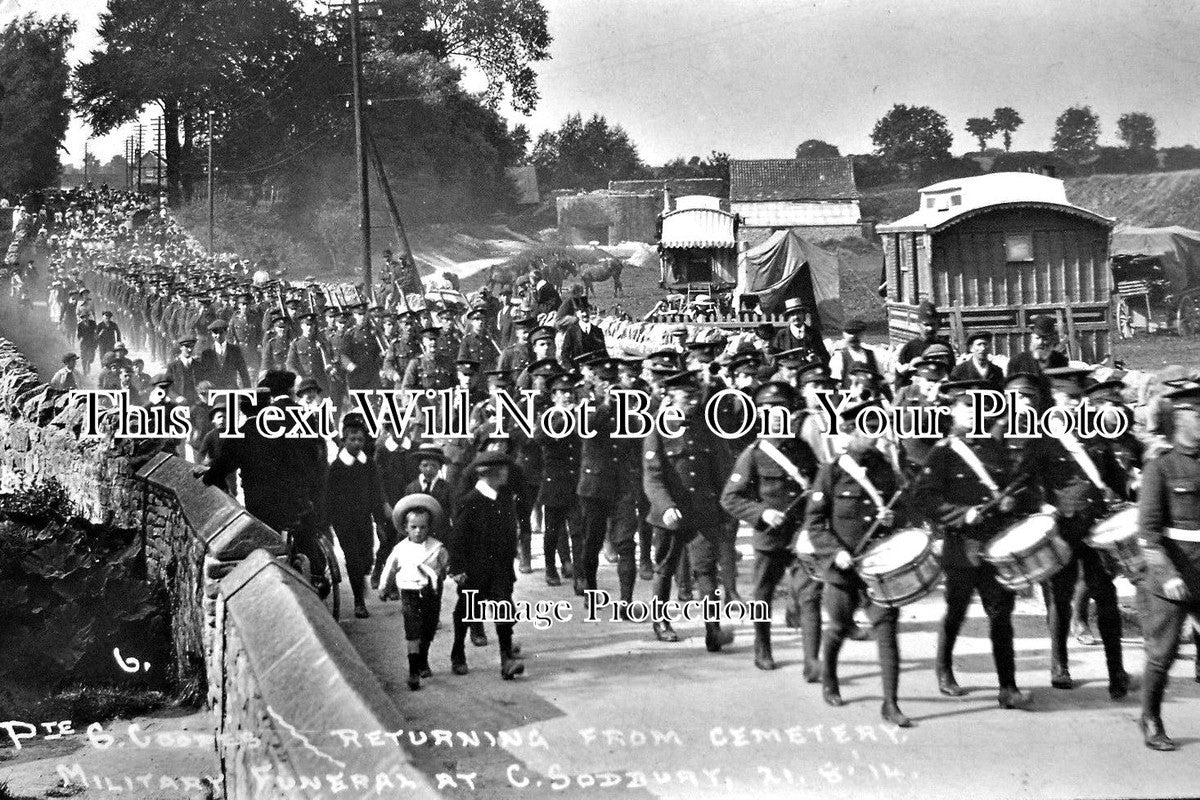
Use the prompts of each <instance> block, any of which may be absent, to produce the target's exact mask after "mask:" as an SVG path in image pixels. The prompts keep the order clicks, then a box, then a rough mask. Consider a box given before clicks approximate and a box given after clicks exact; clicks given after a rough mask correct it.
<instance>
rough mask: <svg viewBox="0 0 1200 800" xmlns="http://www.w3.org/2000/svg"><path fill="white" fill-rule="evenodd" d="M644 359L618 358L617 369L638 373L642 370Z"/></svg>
mask: <svg viewBox="0 0 1200 800" xmlns="http://www.w3.org/2000/svg"><path fill="white" fill-rule="evenodd" d="M643 361H644V359H641V358H618V359H617V369H623V370H626V371H628V372H633V373H638V372H641V371H642V363H643Z"/></svg>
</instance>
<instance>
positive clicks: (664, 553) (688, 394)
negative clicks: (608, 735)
mask: <svg viewBox="0 0 1200 800" xmlns="http://www.w3.org/2000/svg"><path fill="white" fill-rule="evenodd" d="M663 385H664V387H665V388H666V390H667V392H668V396H669V398H670V403H671V406H672V407H674V408H676V409H678V410H679V412H680V413H681V415H682V416H683V422H681V423H679V424H678V425H677V427H676V430H677V431H680V435H679V436H678V437H677V438H674V439H668V438H664V437H662V436H660V435H659V434H658V432H657V431H654V430H652V431H651V432H650V435H649V436H647V437H646V438H645V439H644V453H645V459H644V463H643V466H642V480H643V485H644V487H645V490H646V497H647V498H648V499H649V500H650V513H649V515H648V519H649V521H650V523H651V524H652V525H654V527H655V528H656V530H655V535H656V536H658V537H659V542H660V545H659V549H658V552H657V553H656V554H655V556H656V558H655V561H654V589H653V592H654V596H655V597H657V598H658V599H659V600H660V601H662V602H666V601H667V600H668V599H669V598H670V595H671V576H672V575H673V574H674V572H675V569H676V567H677V565H678V563H679V558H680V556H681V555H682V554H683V551H684V548H687V549H688V550H690V556H691V563H692V571H693V573H694V575H695V580H696V584H697V586H698V588H699V590H700V595H701V597H702V598H715V597H716V593H717V548H718V546H719V545H720V541H721V537H722V535H723V523H724V516H725V512H724V510H723V509H722V508H721V503H720V498H721V490H722V489H723V488H724V486H725V478H726V477H727V476H728V475H729V472H730V470H729V461H730V457H729V450H728V447H727V446H726V444H725V443H724V442H723V441H721V440H720V439H719V438H717V435H716V434H715V433H713V431H712V430H711V429H710V428H709V426H708V425H707V424H705V422H704V416H703V410H702V408H701V407H700V405H699V397H700V385H699V383H698V382H697V381H696V377H695V376H694V375H693V374H692V373H690V372H680V373H677V374H676V375H673V376H671V377H670V378H667V379H666V380H665V381H663ZM704 632H705V635H704V644H705V646H706V647H707V648H708V650H709V651H710V652H718V651H720V649H721V648H722V647H723V646H724V645H726V644H729V643H730V642H731V641H732V640H733V635H732V633H731V632H729V631H722V630H721V625H720V622H719V621H717V620H705V623H704ZM654 635H655V637H656V638H658V640H659V641H667V642H676V641H679V637H678V635H677V634H676V633H675V631H674V630H673V629H672V627H671V623H670V622H668V621H666V620H662V621H659V620H655V622H654Z"/></svg>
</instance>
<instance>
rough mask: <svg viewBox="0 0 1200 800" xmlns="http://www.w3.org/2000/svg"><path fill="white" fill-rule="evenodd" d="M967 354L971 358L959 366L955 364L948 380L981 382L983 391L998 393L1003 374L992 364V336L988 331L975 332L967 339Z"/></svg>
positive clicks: (1002, 385) (1001, 386)
mask: <svg viewBox="0 0 1200 800" xmlns="http://www.w3.org/2000/svg"><path fill="white" fill-rule="evenodd" d="M967 352H969V353H970V354H971V357H970V358H968V359H967V360H966V361H964V362H962V363H961V364H956V365H955V366H954V369H952V370H950V380H951V381H953V382H955V383H957V382H958V381H983V382H984V383H985V384H987V385H986V386H984V387H983V388H985V389H995V390H996V391H1000V390H1001V389H1002V388H1003V387H1004V373H1003V372H1001V371H1000V368H999V367H998V366H996V365H995V364H993V363H992V356H991V352H992V334H991V333H989V332H988V331H975V332H974V333H972V334H971V335H970V336H968V337H967Z"/></svg>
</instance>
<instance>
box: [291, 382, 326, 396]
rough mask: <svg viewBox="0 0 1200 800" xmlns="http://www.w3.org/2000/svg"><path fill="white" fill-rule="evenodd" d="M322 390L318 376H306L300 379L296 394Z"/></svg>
mask: <svg viewBox="0 0 1200 800" xmlns="http://www.w3.org/2000/svg"><path fill="white" fill-rule="evenodd" d="M314 390H315V391H318V392H319V391H322V389H321V384H319V383H317V379H316V378H305V379H304V380H302V381H300V385H299V386H297V387H296V394H304V393H305V392H311V391H314Z"/></svg>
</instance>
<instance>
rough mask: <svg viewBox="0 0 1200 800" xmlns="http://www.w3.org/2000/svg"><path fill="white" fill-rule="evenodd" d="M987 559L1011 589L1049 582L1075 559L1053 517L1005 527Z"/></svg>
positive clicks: (1033, 518)
mask: <svg viewBox="0 0 1200 800" xmlns="http://www.w3.org/2000/svg"><path fill="white" fill-rule="evenodd" d="M983 557H984V559H985V560H986V561H987V562H988V563H989V564H991V565H992V566H993V567H995V568H996V580H997V581H999V582H1000V584H1001V585H1002V586H1006V587H1008V588H1009V589H1013V590H1021V589H1028V588H1029V587H1030V586H1033V585H1034V584H1036V583H1041V582H1042V581H1045V580H1048V579H1049V578H1050V577H1051V576H1052V575H1054V573H1056V572H1058V571H1059V570H1060V569H1062V568H1063V567H1065V566H1066V565H1067V562H1069V561H1070V560H1071V546H1070V545H1069V544H1067V543H1066V542H1065V541H1063V538H1062V537H1061V536H1059V535H1058V523H1057V522H1056V521H1055V519H1054V515H1053V514H1034V515H1033V516H1031V517H1029V518H1027V519H1023V520H1021V521H1020V522H1017V523H1015V524H1013V525H1010V526H1008V527H1007V528H1005V529H1004V530H1003V531H1002V532H1001V533H1000V534H998V535H997V536H996V537H995V538H994V539H992V540H991V541H990V542H988V545H987V547H986V548H985V549H984V551H983Z"/></svg>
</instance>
